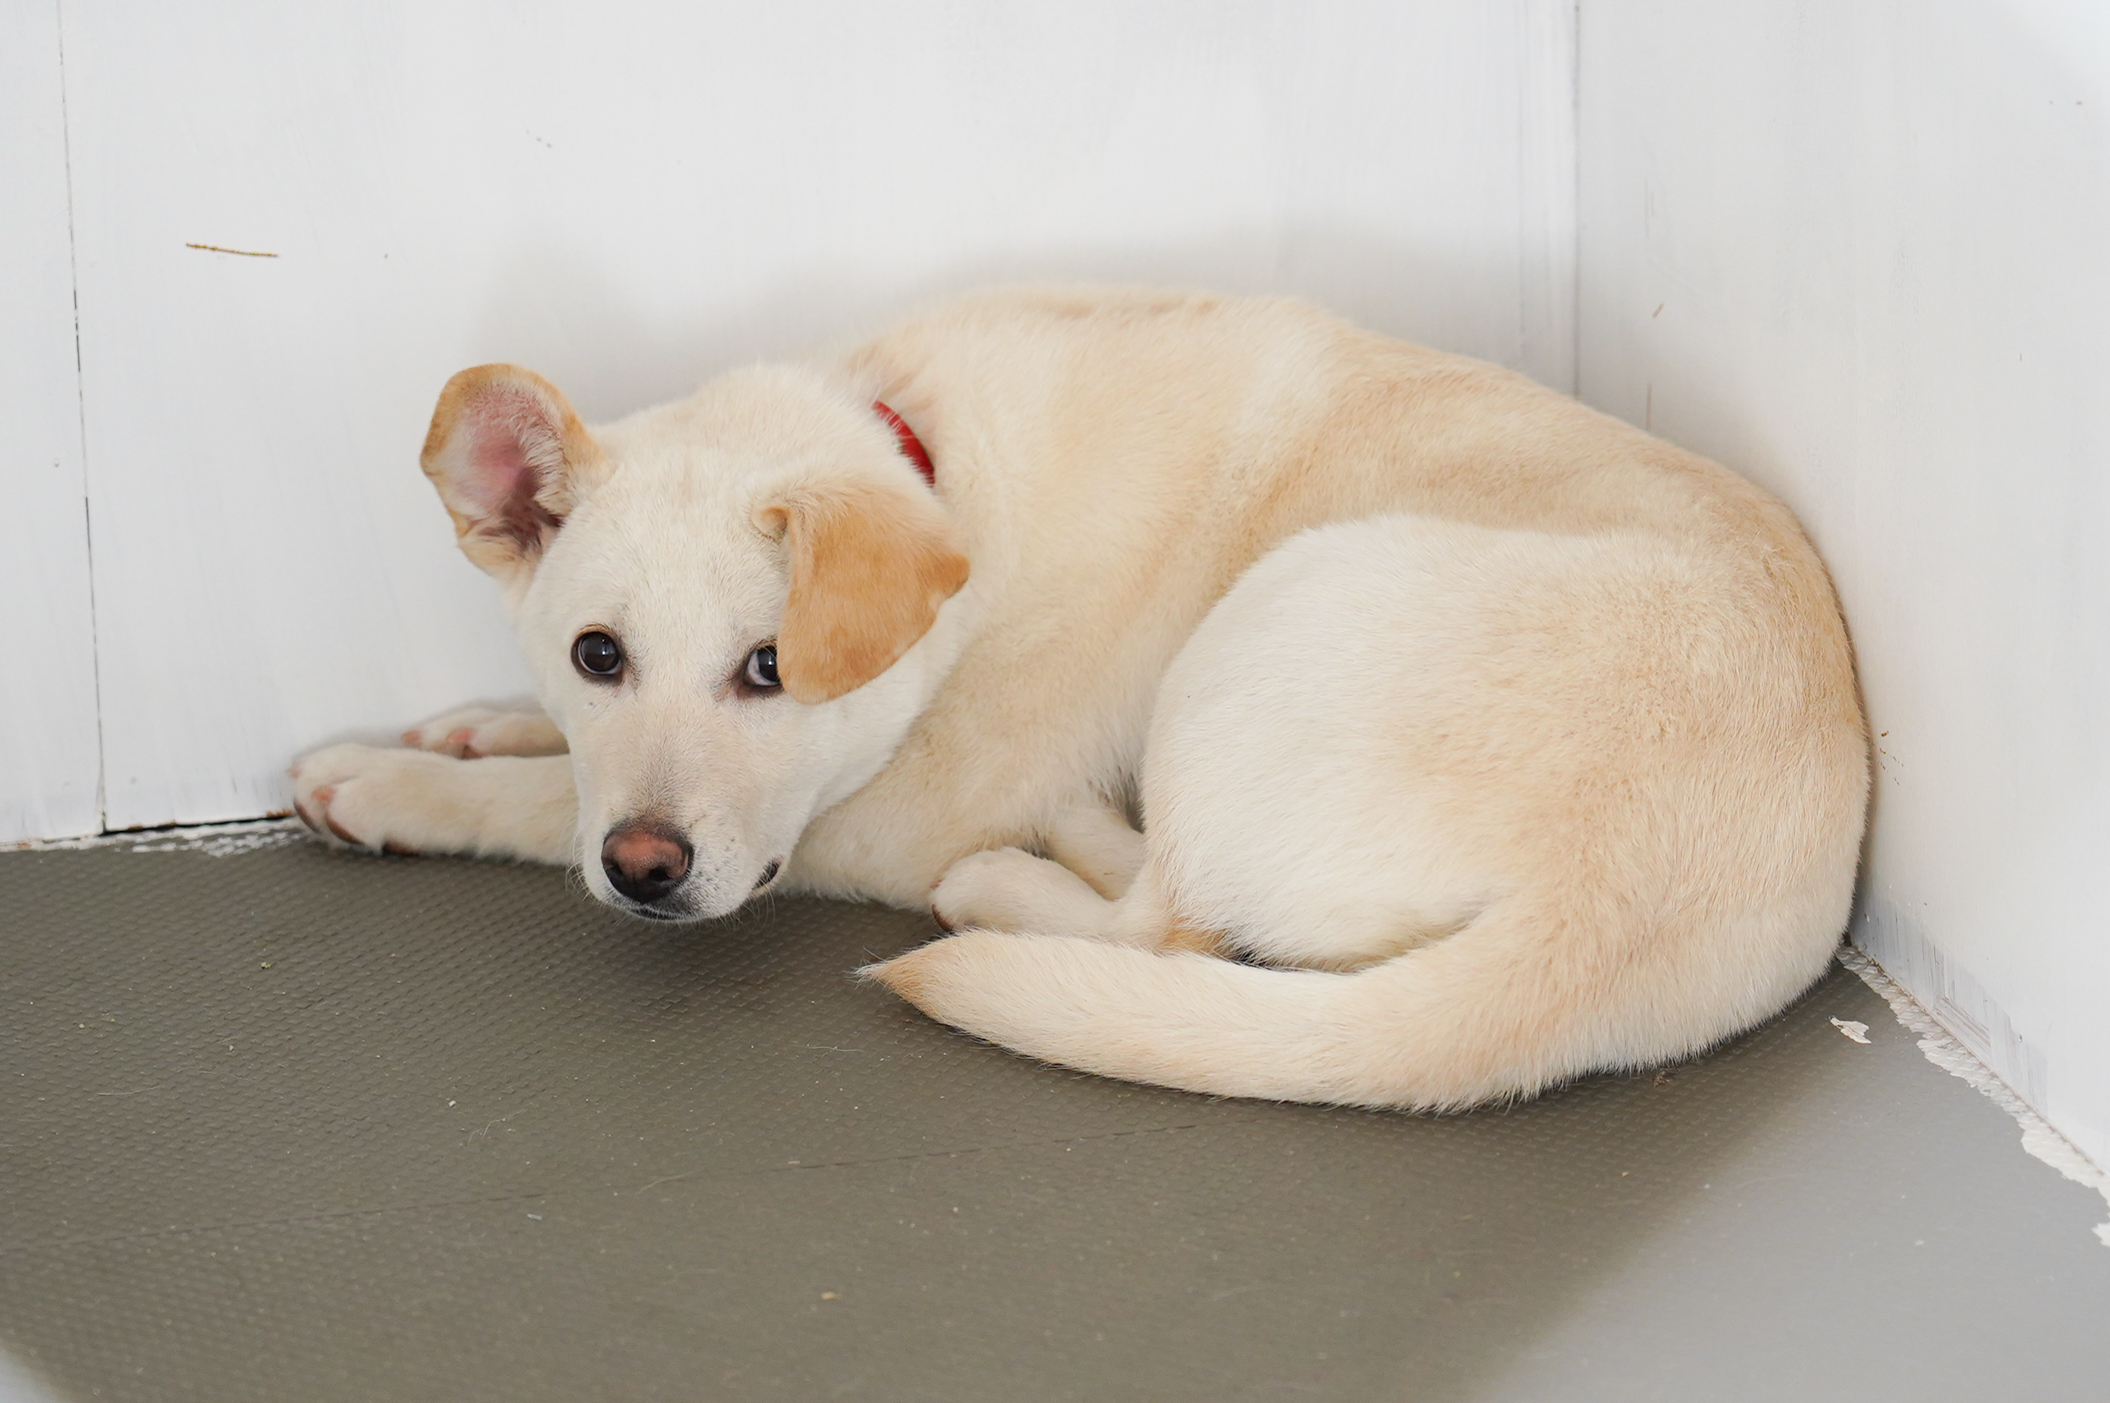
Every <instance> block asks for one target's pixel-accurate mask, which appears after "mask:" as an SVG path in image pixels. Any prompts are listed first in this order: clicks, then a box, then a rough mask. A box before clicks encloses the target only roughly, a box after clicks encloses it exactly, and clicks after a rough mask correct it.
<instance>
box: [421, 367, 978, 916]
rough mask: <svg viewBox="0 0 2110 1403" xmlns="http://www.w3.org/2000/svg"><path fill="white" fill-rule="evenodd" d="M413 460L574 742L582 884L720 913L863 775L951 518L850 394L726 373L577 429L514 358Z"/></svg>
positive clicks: (886, 737) (902, 690) (890, 718)
mask: <svg viewBox="0 0 2110 1403" xmlns="http://www.w3.org/2000/svg"><path fill="white" fill-rule="evenodd" d="M424 465H425V471H426V473H427V475H429V476H430V477H431V478H432V480H433V483H434V485H435V486H436V487H437V488H438V489H439V493H440V500H441V501H442V502H444V503H445V504H446V507H447V510H448V512H449V514H450V515H452V516H453V518H454V523H455V530H456V532H457V534H458V535H459V537H460V541H461V547H462V550H463V552H464V553H465V554H466V555H467V556H468V557H469V559H470V560H472V561H474V562H475V563H476V564H477V566H479V567H480V568H481V569H483V570H484V571H486V572H487V573H489V574H490V575H492V576H493V577H494V578H495V579H497V580H498V582H499V584H500V585H501V587H502V588H503V589H504V591H505V594H506V598H507V601H508V604H509V606H510V607H511V609H512V611H513V616H514V621H515V624H516V626H517V627H518V629H519V632H520V638H521V644H522V647H523V649H524V650H525V652H526V654H527V658H528V663H529V666H530V667H531V668H532V669H533V670H534V672H535V674H536V679H537V682H538V684H539V687H540V691H541V695H542V699H543V704H544V705H545V706H546V707H547V708H548V709H549V711H550V714H551V716H552V717H553V718H554V719H555V720H556V722H557V724H558V725H559V727H561V728H562V730H563V731H564V734H565V736H566V737H567V738H568V739H569V741H570V743H571V753H572V762H573V764H572V768H573V774H574V777H575V779H576V781H577V787H578V792H579V834H580V844H581V853H580V858H581V862H582V865H583V866H584V868H585V871H586V876H587V882H588V884H589V885H590V886H591V887H592V889H593V891H594V894H595V895H597V896H598V897H600V898H601V899H602V900H603V901H606V902H609V903H610V904H612V905H615V906H619V907H622V908H624V909H626V910H630V911H634V912H636V913H638V914H640V915H645V916H652V917H657V918H660V919H668V920H683V919H694V918H699V917H706V916H716V915H721V914H723V913H725V912H727V911H730V910H732V909H733V908H735V907H737V906H738V905H740V903H741V902H743V901H745V900H746V899H747V898H748V897H749V896H750V895H752V894H754V893H755V892H758V891H760V890H762V889H764V888H766V887H767V886H768V885H769V884H770V883H771V882H773V881H774V880H775V879H776V876H777V874H778V873H780V872H781V871H782V870H783V865H784V863H785V862H786V861H787V860H788V859H789V857H790V855H791V850H792V847H793V845H794V844H796V842H797V841H798V837H799V834H800V832H801V831H802V830H803V829H804V828H805V826H806V823H807V822H808V820H810V819H811V818H812V817H813V815H814V814H816V813H818V812H820V811H821V810H822V809H824V808H826V807H828V806H829V805H831V804H833V803H835V802H837V801H838V800H840V799H842V798H844V797H845V796H847V795H848V794H849V793H851V792H852V791H853V790H855V789H856V788H857V787H858V786H860V785H862V784H863V783H864V782H865V781H866V780H868V779H870V778H871V777H872V776H873V775H874V774H876V773H877V772H878V771H879V769H880V767H881V766H883V765H884V764H885V763H886V760H887V758H888V757H889V756H890V755H891V754H892V752H893V749H894V747H895V745H896V744H898V743H899V741H900V739H901V737H902V736H903V735H904V734H905V733H906V731H907V729H908V726H909V723H910V722H911V721H912V720H913V719H914V716H915V713H916V711H917V709H918V708H919V707H920V706H921V704H922V702H923V700H924V699H925V698H926V697H927V696H928V694H929V691H930V687H931V685H932V683H933V682H934V677H933V675H932V669H933V668H934V667H936V666H938V663H937V661H936V660H935V659H933V658H931V657H930V656H928V654H929V653H930V650H929V649H927V648H919V647H918V646H917V645H918V643H919V641H921V640H923V639H924V638H925V636H926V634H928V633H929V631H930V629H931V626H932V624H933V622H934V621H935V620H936V619H937V618H938V615H939V609H940V606H942V605H943V604H944V603H945V601H946V600H947V599H948V598H950V597H951V596H952V595H953V594H954V593H955V592H957V591H958V590H959V589H960V587H961V586H962V585H963V584H964V583H965V582H966V579H967V562H966V559H965V557H964V556H962V555H961V553H960V551H959V550H958V549H957V547H956V546H955V544H954V540H953V531H952V524H951V521H950V518H949V517H948V515H947V514H946V512H945V510H944V508H943V507H942V506H940V504H939V502H938V500H937V498H936V497H935V496H934V495H933V494H932V492H931V490H930V488H929V487H927V486H926V485H925V484H924V482H923V480H922V478H921V477H920V476H919V475H918V473H917V471H916V469H915V468H914V467H913V466H911V465H910V463H909V462H908V460H907V459H906V458H904V457H903V456H902V454H901V451H900V448H899V445H898V441H897V440H896V438H895V435H894V433H893V431H892V430H891V429H890V428H889V427H888V426H887V425H886V424H884V423H883V422H881V420H880V419H879V418H878V416H877V415H876V414H875V413H874V412H873V410H872V409H871V407H870V405H869V402H868V401H862V402H861V401H860V398H859V397H858V396H856V395H853V394H851V393H849V392H848V391H846V390H844V389H841V388H839V387H837V386H834V385H831V384H830V383H829V382H828V381H827V380H825V379H824V378H823V377H822V376H820V375H819V374H817V373H815V372H811V371H806V370H801V369H797V368H765V369H756V370H751V371H745V372H741V373H738V374H735V375H731V376H727V377H725V378H724V379H721V380H718V381H715V382H713V383H712V384H710V385H707V386H705V387H704V389H703V390H701V391H699V392H698V393H697V394H696V395H694V396H692V397H691V398H689V399H687V400H683V401H680V402H678V403H675V404H670V405H663V406H661V407H660V408H657V409H652V410H646V411H644V412H643V413H640V414H637V415H633V416H632V417H631V418H629V419H626V420H622V421H620V422H618V423H615V424H612V425H609V426H606V427H605V428H603V429H601V430H599V431H598V432H589V431H588V430H587V428H586V426H585V425H584V424H582V423H581V422H580V421H579V418H578V416H577V415H576V414H574V413H573V412H572V409H571V406H570V405H568V404H567V403H566V402H565V400H564V397H563V396H562V395H561V394H559V393H558V392H557V390H556V389H555V388H554V387H553V386H551V385H550V384H549V383H548V382H547V381H545V380H543V379H542V378H541V377H540V376H537V375H535V374H533V373H532V372H530V371H526V370H522V369H520V368H519V367H517V366H506V365H488V366H479V367H477V368H475V369H473V370H465V371H463V372H462V373H461V374H459V375H457V376H455V377H454V379H453V380H452V381H450V382H448V385H447V388H446V390H445V391H444V392H443V393H442V394H441V396H440V402H439V407H438V409H437V410H436V411H435V413H434V415H433V421H432V431H431V433H430V435H429V436H428V437H427V439H426V442H425V454H424Z"/></svg>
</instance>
